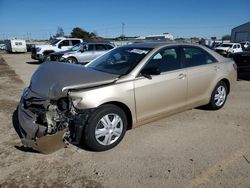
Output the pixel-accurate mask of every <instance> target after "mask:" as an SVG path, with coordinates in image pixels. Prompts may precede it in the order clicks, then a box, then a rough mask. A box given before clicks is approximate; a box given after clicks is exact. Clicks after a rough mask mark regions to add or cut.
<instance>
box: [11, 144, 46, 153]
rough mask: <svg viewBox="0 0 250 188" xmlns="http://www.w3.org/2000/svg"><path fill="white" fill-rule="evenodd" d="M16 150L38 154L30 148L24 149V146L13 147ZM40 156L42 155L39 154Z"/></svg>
mask: <svg viewBox="0 0 250 188" xmlns="http://www.w3.org/2000/svg"><path fill="white" fill-rule="evenodd" d="M14 147H15V148H16V149H17V150H19V151H22V152H29V153H40V152H39V151H36V150H34V149H32V148H29V147H25V146H14ZM40 154H42V153H40Z"/></svg>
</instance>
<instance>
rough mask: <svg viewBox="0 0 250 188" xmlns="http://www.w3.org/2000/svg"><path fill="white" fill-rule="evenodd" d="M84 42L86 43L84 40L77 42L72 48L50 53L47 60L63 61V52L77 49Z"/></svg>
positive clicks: (71, 51)
mask: <svg viewBox="0 0 250 188" xmlns="http://www.w3.org/2000/svg"><path fill="white" fill-rule="evenodd" d="M85 44H87V43H86V42H82V43H78V44H76V45H75V46H73V47H72V48H70V49H69V50H65V51H60V52H54V53H51V54H50V55H49V60H50V61H65V59H64V58H62V56H63V55H64V54H66V53H73V52H76V51H79V50H80V49H81V48H82V47H83V46H84V45H85Z"/></svg>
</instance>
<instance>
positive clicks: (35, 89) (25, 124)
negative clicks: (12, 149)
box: [18, 62, 117, 148]
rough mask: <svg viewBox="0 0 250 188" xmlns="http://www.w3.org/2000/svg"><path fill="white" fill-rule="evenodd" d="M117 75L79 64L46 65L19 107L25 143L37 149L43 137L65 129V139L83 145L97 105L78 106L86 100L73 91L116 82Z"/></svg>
mask: <svg viewBox="0 0 250 188" xmlns="http://www.w3.org/2000/svg"><path fill="white" fill-rule="evenodd" d="M57 64H58V65H57ZM95 74H98V75H96V76H94V77H93V75H95ZM90 75H91V76H90ZM116 77H117V76H114V75H109V74H105V73H100V72H97V71H94V70H91V69H87V68H83V67H82V66H81V67H80V66H78V65H69V64H62V63H55V62H53V63H52V62H46V63H44V64H42V65H41V66H40V67H39V68H38V70H37V71H36V72H35V73H34V75H33V76H32V79H31V83H30V86H29V87H27V88H25V89H24V92H23V95H22V97H21V100H20V103H19V106H18V120H19V129H20V133H21V134H20V137H21V141H22V143H23V144H24V145H25V146H27V147H31V148H36V146H37V141H38V140H39V139H40V138H42V137H44V136H52V135H55V134H56V133H58V132H60V131H64V135H63V138H66V139H67V140H68V141H69V142H70V143H72V144H75V145H78V144H80V142H81V136H82V133H83V128H84V125H85V124H86V122H87V120H88V118H89V116H90V114H91V113H93V111H94V110H95V108H87V109H79V108H76V106H77V104H78V103H79V102H80V101H81V100H82V99H81V97H75V96H71V95H70V93H72V91H73V90H77V89H79V88H80V89H81V90H84V89H88V88H93V87H99V86H101V85H106V84H110V83H113V82H114V81H115V80H116ZM90 83H91V84H90ZM63 138H62V139H63Z"/></svg>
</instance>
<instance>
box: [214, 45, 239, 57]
mask: <svg viewBox="0 0 250 188" xmlns="http://www.w3.org/2000/svg"><path fill="white" fill-rule="evenodd" d="M214 50H215V51H216V52H218V53H219V54H221V55H223V56H229V55H230V54H233V53H237V52H242V48H241V45H240V44H239V43H223V44H221V45H220V46H219V47H216V48H215V49H214Z"/></svg>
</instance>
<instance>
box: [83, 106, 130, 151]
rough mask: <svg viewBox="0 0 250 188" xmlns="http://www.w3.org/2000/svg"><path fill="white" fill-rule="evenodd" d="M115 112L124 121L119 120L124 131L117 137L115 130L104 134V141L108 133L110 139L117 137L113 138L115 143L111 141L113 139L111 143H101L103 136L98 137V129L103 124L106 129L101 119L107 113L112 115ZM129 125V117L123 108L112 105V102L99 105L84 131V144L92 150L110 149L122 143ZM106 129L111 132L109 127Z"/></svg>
mask: <svg viewBox="0 0 250 188" xmlns="http://www.w3.org/2000/svg"><path fill="white" fill-rule="evenodd" d="M113 114H114V115H118V116H119V117H120V118H121V121H122V122H119V123H120V124H119V123H118V124H119V125H118V124H117V125H118V126H120V128H121V127H122V131H121V134H120V136H119V137H118V136H117V137H116V136H115V135H113V134H114V133H113V132H112V133H106V135H105V136H102V137H104V138H103V141H104V140H105V139H106V136H107V135H108V134H109V135H111V136H110V140H111V139H112V138H113V137H115V138H114V140H113V143H111V142H112V140H111V142H110V144H107V145H103V144H101V143H100V142H102V141H100V140H101V139H102V137H100V139H98V138H96V129H97V128H98V127H99V126H100V125H101V126H103V128H102V129H104V130H105V126H104V124H103V123H101V122H100V121H101V119H103V118H104V117H105V116H107V115H109V116H111V117H112V115H113ZM109 116H108V117H109ZM113 120H114V119H113ZM127 126H128V121H127V117H126V115H125V113H124V111H123V110H122V109H121V108H119V107H117V106H115V105H111V104H107V105H103V106H101V107H99V108H98V109H97V110H96V111H95V112H94V113H93V114H92V115H91V117H90V119H89V121H88V124H87V125H86V127H85V131H84V133H83V142H84V145H85V146H87V147H88V148H89V149H90V150H93V151H105V150H109V149H111V148H113V147H115V146H116V145H117V144H119V143H120V141H121V140H122V139H123V137H124V135H125V132H126V130H127ZM99 130H100V129H99ZM113 130H114V129H113ZM105 131H107V132H109V131H110V130H107V128H106V130H105ZM114 132H115V131H114ZM109 135H108V136H109ZM97 139H98V140H99V141H98V140H97Z"/></svg>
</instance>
